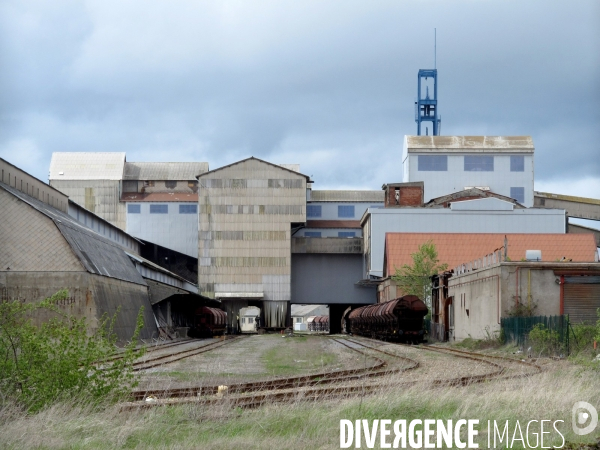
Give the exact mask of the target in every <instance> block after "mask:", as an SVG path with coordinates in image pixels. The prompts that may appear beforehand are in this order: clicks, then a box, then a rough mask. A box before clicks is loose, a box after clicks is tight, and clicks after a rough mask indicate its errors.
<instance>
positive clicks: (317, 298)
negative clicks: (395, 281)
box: [292, 254, 377, 305]
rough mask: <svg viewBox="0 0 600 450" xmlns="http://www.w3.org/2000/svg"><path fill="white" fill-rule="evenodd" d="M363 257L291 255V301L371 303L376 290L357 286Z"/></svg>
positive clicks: (297, 302) (300, 302)
mask: <svg viewBox="0 0 600 450" xmlns="http://www.w3.org/2000/svg"><path fill="white" fill-rule="evenodd" d="M361 275H362V255H336V254H293V255H292V302H293V303H295V304H327V305H331V304H363V305H364V304H370V303H375V302H376V301H377V295H376V289H375V287H370V288H366V287H358V286H356V285H355V284H354V283H356V282H357V281H358V280H360V279H361V278H362V276H361Z"/></svg>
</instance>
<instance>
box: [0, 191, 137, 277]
mask: <svg viewBox="0 0 600 450" xmlns="http://www.w3.org/2000/svg"><path fill="white" fill-rule="evenodd" d="M0 189H4V190H5V191H7V192H9V193H10V194H12V195H14V196H15V197H17V198H19V199H20V200H22V201H23V202H25V203H27V204H28V205H30V206H31V207H33V208H34V209H36V210H37V211H39V212H40V213H42V214H44V215H45V216H47V217H49V218H50V219H51V220H52V221H53V222H54V223H55V224H56V226H57V227H58V229H59V230H60V232H61V234H62V235H63V236H64V238H65V239H66V240H67V242H68V243H69V245H70V246H71V249H72V250H73V253H75V255H76V256H77V258H79V260H80V261H81V263H82V264H83V266H84V267H85V269H86V270H87V271H88V272H90V273H94V274H98V275H104V276H107V277H110V278H116V279H119V280H124V281H129V282H132V283H136V284H142V285H146V282H145V281H144V279H143V278H142V276H141V275H140V274H139V273H138V271H137V270H136V268H135V266H134V264H133V263H132V262H131V260H130V259H129V257H128V256H127V254H126V253H125V251H124V250H123V248H121V247H120V246H119V245H117V244H116V243H114V242H112V241H110V240H109V239H106V238H105V237H103V236H101V235H99V234H98V233H96V232H95V231H93V230H90V229H89V228H87V227H85V226H83V225H81V224H79V223H78V222H77V221H76V220H75V219H73V218H72V217H70V216H68V215H67V214H65V213H63V212H62V211H59V210H58V209H56V208H53V207H51V206H50V205H47V204H46V203H43V202H41V201H39V200H37V199H35V198H33V197H30V196H29V195H27V194H24V193H23V192H20V191H18V190H16V189H14V188H12V187H10V186H7V185H5V184H3V183H0Z"/></svg>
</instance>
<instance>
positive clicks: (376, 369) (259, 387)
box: [128, 338, 419, 407]
mask: <svg viewBox="0 0 600 450" xmlns="http://www.w3.org/2000/svg"><path fill="white" fill-rule="evenodd" d="M332 339H333V340H334V341H336V342H338V343H339V344H341V345H343V346H345V347H347V348H349V349H350V350H352V351H355V352H357V353H359V354H361V355H364V356H365V357H368V358H370V359H373V360H375V363H374V364H371V365H369V366H367V367H362V368H359V369H348V370H336V371H329V372H323V373H316V374H311V375H302V376H296V377H286V378H276V379H271V380H264V381H258V382H250V383H236V384H231V385H228V386H227V388H228V389H227V392H228V395H231V394H238V393H239V394H250V393H252V394H254V393H266V392H267V393H268V392H272V391H281V390H285V389H299V388H310V387H315V386H324V385H328V384H331V383H339V382H351V381H356V380H360V379H365V378H374V377H381V376H385V375H390V374H393V373H400V372H405V371H408V370H414V369H417V368H418V367H419V362H418V361H415V360H413V359H411V358H407V357H404V356H400V355H394V354H393V353H389V352H385V351H382V350H377V349H373V348H371V347H368V346H365V345H363V344H362V343H359V342H356V344H358V345H360V346H361V347H362V348H356V347H352V346H351V345H348V344H346V343H345V342H343V341H342V340H341V339H336V338H332ZM363 349H369V350H376V351H378V352H380V353H384V354H386V355H387V356H389V357H392V358H395V359H397V360H400V361H403V362H404V363H407V365H406V366H405V367H395V368H387V362H386V361H384V360H383V359H381V358H378V357H374V356H372V355H369V354H368V353H366V352H365V351H363ZM218 392H219V386H217V385H211V386H195V387H186V388H174V389H154V390H138V391H134V392H133V393H132V399H133V400H134V402H135V401H140V400H145V399H147V398H153V399H157V400H158V399H169V400H168V401H172V400H173V399H181V398H187V399H193V400H191V401H198V397H206V396H211V395H215V394H217V393H218ZM259 396H260V395H259ZM254 397H256V395H253V398H254ZM284 398H287V397H284ZM176 403H181V401H176ZM156 404H157V403H144V404H138V405H137V407H148V406H150V407H151V406H155V405H156ZM160 404H165V403H164V402H161V403H160ZM244 405H245V403H244ZM128 406H131V407H135V405H134V404H132V403H130V404H128Z"/></svg>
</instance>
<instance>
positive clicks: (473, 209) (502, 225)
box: [361, 185, 567, 279]
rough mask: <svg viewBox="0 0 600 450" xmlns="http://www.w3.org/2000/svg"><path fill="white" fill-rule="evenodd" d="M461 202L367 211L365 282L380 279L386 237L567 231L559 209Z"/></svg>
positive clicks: (364, 225)
mask: <svg viewBox="0 0 600 450" xmlns="http://www.w3.org/2000/svg"><path fill="white" fill-rule="evenodd" d="M390 186H393V185H390ZM463 198H469V197H463ZM463 198H458V199H456V200H455V201H452V202H442V203H441V204H440V205H433V206H432V205H430V207H398V208H396V207H387V208H369V209H368V210H367V211H366V212H365V214H364V215H363V217H362V219H361V226H362V228H363V256H364V262H365V267H364V278H367V279H370V278H380V277H382V276H383V271H384V263H383V259H384V251H385V235H386V233H392V232H412V233H416V232H426V233H563V234H564V233H566V231H567V230H566V223H567V219H566V215H565V211H564V210H561V209H538V208H523V207H520V205H516V204H515V203H514V202H513V201H505V200H501V199H499V198H496V197H486V198H478V199H471V200H464V199H463ZM434 203H435V201H434ZM444 204H449V206H448V207H444V206H443V205H444Z"/></svg>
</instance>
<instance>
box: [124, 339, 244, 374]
mask: <svg viewBox="0 0 600 450" xmlns="http://www.w3.org/2000/svg"><path fill="white" fill-rule="evenodd" d="M245 337H246V336H236V337H231V338H228V339H224V340H219V341H216V342H211V343H210V344H203V343H202V342H203V341H198V342H199V345H196V346H193V347H192V348H184V349H181V350H178V351H175V352H169V353H167V354H163V355H156V356H154V357H151V358H149V359H148V358H146V359H144V360H142V361H135V362H134V363H133V370H134V371H135V372H139V371H141V370H147V369H152V368H154V367H159V366H163V365H165V364H170V363H172V362H175V361H179V360H181V359H184V358H189V357H190V356H195V355H199V354H201V353H206V352H209V351H211V350H214V349H216V348H219V347H222V346H224V345H227V344H229V343H231V342H234V341H237V340H239V339H244V338H245ZM193 341H194V340H192V339H190V340H188V341H184V342H180V343H177V344H175V343H173V345H165V346H160V348H158V350H162V349H164V348H169V347H177V346H185V345H188V344H190V343H191V342H193Z"/></svg>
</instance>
